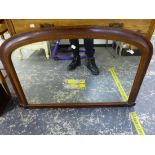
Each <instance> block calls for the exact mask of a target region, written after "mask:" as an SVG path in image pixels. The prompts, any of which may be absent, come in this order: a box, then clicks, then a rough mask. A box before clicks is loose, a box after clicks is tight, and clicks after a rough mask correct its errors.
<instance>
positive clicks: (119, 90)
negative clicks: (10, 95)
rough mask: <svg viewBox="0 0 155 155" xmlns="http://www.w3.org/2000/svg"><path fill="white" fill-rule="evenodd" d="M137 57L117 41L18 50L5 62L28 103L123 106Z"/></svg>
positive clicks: (39, 44) (68, 42)
mask: <svg viewBox="0 0 155 155" xmlns="http://www.w3.org/2000/svg"><path fill="white" fill-rule="evenodd" d="M140 55H141V54H140V51H139V49H138V48H136V47H135V46H133V45H130V44H127V43H124V42H120V41H117V40H104V39H74V40H69V39H62V40H53V41H43V42H37V43H33V44H29V45H26V46H22V47H20V48H18V49H16V50H15V51H14V52H13V53H12V56H11V58H12V62H13V65H14V68H15V70H16V73H17V76H18V78H19V81H20V83H21V86H22V88H23V91H24V93H25V96H26V99H27V101H28V103H29V104H54V103H57V104H59V103H64V104H65V103H77V104H80V103H90V102H93V103H98V102H120V101H127V100H128V96H129V94H130V91H131V87H132V84H133V81H134V78H135V75H136V72H137V69H138V65H139V62H140V58H141V56H140ZM71 63H72V64H71Z"/></svg>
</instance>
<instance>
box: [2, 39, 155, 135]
mask: <svg viewBox="0 0 155 155" xmlns="http://www.w3.org/2000/svg"><path fill="white" fill-rule="evenodd" d="M152 42H154V43H155V41H154V40H152ZM154 68H155V56H153V59H152V60H151V64H150V66H149V69H148V72H147V74H146V77H145V79H144V82H143V85H142V87H141V90H140V92H139V95H138V98H137V101H136V103H137V104H136V106H135V107H131V108H128V107H124V108H82V109H31V110H30V109H23V108H21V107H19V106H18V100H17V99H16V98H13V99H12V101H11V102H10V104H9V105H8V107H7V109H6V111H5V114H4V115H3V116H2V117H0V134H136V131H135V129H134V127H133V125H132V122H131V119H130V116H129V114H130V112H132V111H136V113H137V115H138V117H139V119H140V122H141V124H142V126H143V128H144V130H145V133H146V134H155V112H154V111H155V103H154V101H155V99H154V94H155V90H154V88H155V84H154V80H155V79H154V76H155V72H154ZM120 78H121V80H123V77H120ZM122 84H123V83H122ZM127 90H128V89H127Z"/></svg>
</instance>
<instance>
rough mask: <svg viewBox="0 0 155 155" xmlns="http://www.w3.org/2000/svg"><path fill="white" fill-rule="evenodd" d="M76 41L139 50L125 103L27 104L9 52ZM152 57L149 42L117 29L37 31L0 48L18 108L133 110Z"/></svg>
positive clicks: (94, 28)
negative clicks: (92, 40)
mask: <svg viewBox="0 0 155 155" xmlns="http://www.w3.org/2000/svg"><path fill="white" fill-rule="evenodd" d="M75 38H95V39H107V40H118V41H123V42H126V43H129V44H132V45H134V46H136V47H138V48H139V49H140V51H141V60H140V63H139V66H138V70H137V73H136V76H135V79H134V82H133V85H132V88H131V92H130V95H129V98H128V101H126V102H102V103H101V102H99V103H80V104H77V103H53V104H50V103H48V104H47V103H45V104H32V103H30V104H29V103H28V102H27V99H26V97H25V94H24V92H23V89H22V86H21V84H20V82H19V79H18V76H17V74H16V71H15V68H14V66H13V63H12V60H11V54H12V52H13V51H14V50H15V49H17V48H19V47H21V46H23V45H27V44H30V43H35V42H39V41H47V40H60V39H75ZM152 54H153V46H152V44H151V42H150V41H149V40H148V39H147V38H145V37H143V36H142V35H140V34H138V33H136V32H133V31H130V30H123V29H118V28H109V27H76V28H73V27H59V28H58V27H57V28H52V29H50V30H38V31H33V32H27V33H22V34H19V35H15V36H13V37H11V38H10V39H8V40H6V41H5V42H4V43H3V44H2V46H1V47H0V56H1V59H2V63H3V65H4V67H5V69H6V72H7V74H8V76H9V78H10V81H11V83H12V85H13V87H14V89H15V91H16V94H17V96H18V98H19V101H20V106H23V107H30V108H45V107H51V108H75V107H76V108H77V107H102V106H133V105H135V100H136V97H137V94H138V92H139V89H140V86H141V84H142V81H143V79H144V76H145V74H146V71H147V68H148V66H149V63H150V60H151V57H152Z"/></svg>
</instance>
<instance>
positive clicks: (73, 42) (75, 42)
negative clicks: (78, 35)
mask: <svg viewBox="0 0 155 155" xmlns="http://www.w3.org/2000/svg"><path fill="white" fill-rule="evenodd" d="M69 41H70V44H71V48H72V49H73V60H72V62H71V63H70V64H69V66H68V70H69V71H70V70H74V69H75V68H76V67H77V66H80V65H81V60H80V55H79V40H78V39H70V40H69Z"/></svg>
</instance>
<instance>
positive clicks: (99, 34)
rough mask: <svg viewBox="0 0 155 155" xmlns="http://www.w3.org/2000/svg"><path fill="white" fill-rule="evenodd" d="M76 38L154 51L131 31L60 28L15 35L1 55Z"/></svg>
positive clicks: (143, 52)
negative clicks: (50, 42) (47, 42)
mask: <svg viewBox="0 0 155 155" xmlns="http://www.w3.org/2000/svg"><path fill="white" fill-rule="evenodd" d="M74 38H94V39H107V40H117V41H123V42H126V43H130V44H132V45H135V46H136V47H138V48H139V49H140V50H141V52H142V54H152V51H153V47H152V44H151V42H150V41H149V40H147V39H146V38H145V37H143V36H141V35H140V34H138V33H136V32H133V31H130V30H124V29H119V28H109V27H104V28H103V27H77V28H71V27H59V28H53V29H51V30H39V31H33V32H27V33H22V34H20V35H15V36H13V37H11V38H10V39H8V40H6V41H5V42H4V43H3V44H2V46H1V49H0V55H1V57H3V56H4V55H5V57H6V56H11V53H12V52H13V50H15V49H17V48H18V47H21V46H23V45H27V44H30V43H34V42H39V41H46V40H58V39H59V40H60V39H74Z"/></svg>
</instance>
